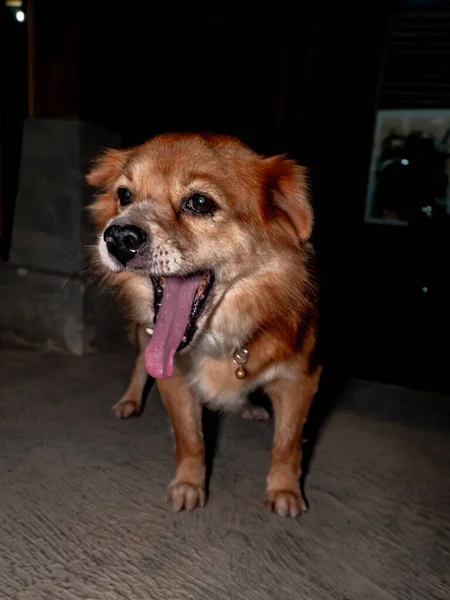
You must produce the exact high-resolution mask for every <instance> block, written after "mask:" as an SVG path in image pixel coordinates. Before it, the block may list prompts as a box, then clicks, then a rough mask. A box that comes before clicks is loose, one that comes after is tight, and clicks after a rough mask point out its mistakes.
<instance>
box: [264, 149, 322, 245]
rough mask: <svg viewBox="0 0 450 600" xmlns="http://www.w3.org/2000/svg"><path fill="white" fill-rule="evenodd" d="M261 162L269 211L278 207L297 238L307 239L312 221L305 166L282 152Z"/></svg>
mask: <svg viewBox="0 0 450 600" xmlns="http://www.w3.org/2000/svg"><path fill="white" fill-rule="evenodd" d="M263 162H264V164H265V173H266V182H267V190H268V201H269V207H270V210H271V212H273V211H275V212H276V211H280V210H281V211H282V212H283V213H284V215H286V217H287V218H288V219H289V221H290V222H291V224H292V226H293V227H294V229H295V231H296V232H297V235H298V238H299V239H300V240H301V241H302V242H307V241H308V240H309V238H310V237H311V234H312V229H313V224H314V214H313V209H312V206H311V203H310V201H309V198H308V182H307V169H306V168H305V167H301V166H300V165H298V164H297V163H296V162H294V161H293V160H290V159H288V158H286V156H284V155H280V156H273V157H271V158H266V159H264V161H263Z"/></svg>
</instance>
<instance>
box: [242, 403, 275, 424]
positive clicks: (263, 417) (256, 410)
mask: <svg viewBox="0 0 450 600" xmlns="http://www.w3.org/2000/svg"><path fill="white" fill-rule="evenodd" d="M241 417H242V418H243V419H248V420H249V421H267V420H268V419H269V418H270V415H269V412H268V411H267V410H266V409H265V408H263V407H262V406H251V405H247V406H245V407H244V409H243V411H242V412H241Z"/></svg>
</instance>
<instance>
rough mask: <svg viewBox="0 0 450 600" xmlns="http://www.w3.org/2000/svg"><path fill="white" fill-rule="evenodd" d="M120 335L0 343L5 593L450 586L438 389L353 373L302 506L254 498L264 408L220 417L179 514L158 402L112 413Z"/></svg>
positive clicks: (387, 590) (263, 592)
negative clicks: (134, 411)
mask: <svg viewBox="0 0 450 600" xmlns="http://www.w3.org/2000/svg"><path fill="white" fill-rule="evenodd" d="M131 361H132V351H131V350H130V352H129V353H126V354H125V355H124V354H123V353H120V354H114V355H103V356H91V357H82V358H76V357H71V356H64V355H59V354H44V353H39V352H36V351H23V350H9V351H6V350H5V351H1V352H0V386H1V387H0V490H1V493H0V598H1V599H2V600H3V599H5V600H6V599H17V600H19V599H20V600H44V599H45V600H53V599H55V600H88V599H89V600H94V599H95V600H141V599H152V600H153V599H155V600H159V599H164V600H178V599H180V600H181V599H188V598H189V599H192V600H202V599H208V600H216V599H217V600H218V599H242V600H244V599H245V600H253V599H254V600H277V599H280V600H286V599H289V600H290V599H297V598H298V599H301V600H309V599H310V600H321V599H330V600H331V599H336V600H338V599H339V600H353V599H354V600H371V599H374V600H400V599H405V600H406V599H408V600H415V599H421V598H423V599H427V600H429V599H441V600H444V598H445V599H448V598H449V594H450V592H449V590H450V568H449V565H450V535H449V534H450V519H449V517H450V460H449V459H450V437H449V435H448V433H449V428H448V425H449V413H450V398H447V397H444V396H438V395H434V394H426V393H420V392H415V391H411V390H407V389H403V388H397V387H393V386H383V385H378V384H371V383H366V382H361V381H353V382H350V383H349V384H348V385H347V387H346V389H345V390H344V391H343V393H342V394H341V396H340V398H339V401H338V402H337V404H336V406H335V408H334V410H333V411H332V413H331V416H330V418H329V419H328V421H327V422H326V424H325V425H324V427H323V429H322V432H321V435H320V437H319V439H318V441H317V444H316V447H315V452H314V455H313V458H312V460H311V464H310V471H309V475H308V477H307V480H306V494H307V498H308V501H309V504H310V511H309V513H308V514H307V515H306V516H304V517H302V518H301V519H299V520H297V521H292V520H282V519H280V518H279V517H277V516H275V515H272V514H269V513H268V512H267V510H266V508H265V507H264V506H263V504H262V499H263V493H264V483H265V476H266V471H267V467H268V463H269V453H270V445H271V434H272V423H271V422H266V423H254V422H248V421H244V420H241V419H239V418H238V417H237V416H233V415H230V416H226V417H223V418H222V419H221V426H220V428H219V443H218V445H217V448H216V452H215V460H214V468H213V472H212V477H211V484H210V498H209V502H208V504H207V506H206V507H205V508H204V509H203V510H199V511H195V512H193V513H189V514H187V513H181V514H176V513H173V512H172V511H171V509H170V508H169V507H168V505H166V503H165V487H166V485H167V483H168V482H169V481H170V478H171V475H172V466H173V457H172V439H171V434H170V431H169V423H168V418H167V415H166V413H165V411H164V409H163V408H162V406H161V402H160V400H159V398H158V397H157V393H156V391H155V390H152V392H151V393H150V397H149V399H148V402H147V406H146V410H145V412H144V414H143V415H142V417H141V418H139V419H133V420H131V421H120V420H118V419H117V418H115V417H114V416H113V415H112V413H111V412H110V406H111V404H112V403H113V402H114V401H115V400H117V398H118V397H119V396H120V395H121V393H122V391H123V389H124V387H125V385H126V382H127V377H128V372H129V368H130V365H131Z"/></svg>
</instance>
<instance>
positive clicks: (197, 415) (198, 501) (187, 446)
mask: <svg viewBox="0 0 450 600" xmlns="http://www.w3.org/2000/svg"><path fill="white" fill-rule="evenodd" d="M157 383H158V389H159V391H160V393H161V396H162V399H163V401H164V404H165V405H166V407H167V409H168V411H169V414H170V418H171V420H172V426H173V430H174V434H175V445H176V471H175V477H174V478H173V480H172V483H171V484H170V486H169V490H168V500H169V502H171V503H172V506H173V508H174V509H175V510H183V509H186V510H192V509H193V508H196V507H197V506H204V504H205V446H204V443H203V432H202V407H201V403H200V401H199V399H198V398H197V397H195V395H194V394H193V393H192V392H191V390H190V389H189V388H188V386H187V385H186V382H185V380H184V378H183V377H182V376H181V375H179V374H175V375H174V376H173V377H172V378H171V379H158V381H157Z"/></svg>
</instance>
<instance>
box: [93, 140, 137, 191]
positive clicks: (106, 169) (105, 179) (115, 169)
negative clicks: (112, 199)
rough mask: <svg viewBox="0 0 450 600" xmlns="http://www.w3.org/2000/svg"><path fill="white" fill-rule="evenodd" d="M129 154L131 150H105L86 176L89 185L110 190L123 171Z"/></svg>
mask: <svg viewBox="0 0 450 600" xmlns="http://www.w3.org/2000/svg"><path fill="white" fill-rule="evenodd" d="M129 154H130V151H129V150H110V149H107V150H105V151H104V152H103V153H102V154H100V156H98V157H97V158H96V159H95V161H94V164H93V166H92V168H91V170H90V171H89V173H88V174H87V175H86V181H87V182H88V184H89V185H91V186H92V187H95V188H98V189H102V190H106V189H108V187H109V186H110V185H111V183H112V182H113V181H114V180H115V179H116V178H117V177H118V175H119V174H120V172H121V171H122V169H123V167H124V165H125V163H126V161H127V159H128V157H129Z"/></svg>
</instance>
